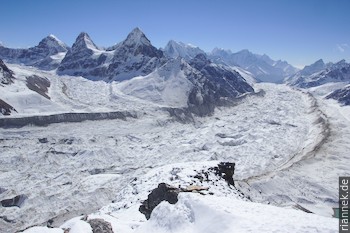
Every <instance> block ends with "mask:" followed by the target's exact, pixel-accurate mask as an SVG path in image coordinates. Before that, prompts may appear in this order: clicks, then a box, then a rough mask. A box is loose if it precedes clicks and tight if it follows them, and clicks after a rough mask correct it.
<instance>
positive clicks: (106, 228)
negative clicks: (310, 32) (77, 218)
mask: <svg viewBox="0 0 350 233" xmlns="http://www.w3.org/2000/svg"><path fill="white" fill-rule="evenodd" d="M87 222H88V223H89V224H90V226H91V228H92V232H93V233H114V232H113V229H112V225H111V223H109V222H107V221H105V220H103V219H100V218H95V219H89V220H88V221H87Z"/></svg>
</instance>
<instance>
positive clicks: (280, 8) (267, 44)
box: [0, 0, 350, 68]
mask: <svg viewBox="0 0 350 233" xmlns="http://www.w3.org/2000/svg"><path fill="white" fill-rule="evenodd" d="M2 8H3V11H2V14H1V15H0V20H1V21H2V22H4V25H3V27H2V30H1V31H0V41H1V43H3V44H4V46H7V47H11V48H26V47H31V46H35V45H37V44H38V43H39V41H40V40H41V39H43V38H44V37H46V36H48V35H49V34H53V35H55V36H56V37H57V38H59V39H60V40H62V41H63V42H64V43H66V44H67V45H69V46H71V45H72V44H73V43H74V41H75V39H76V37H77V36H78V34H79V33H80V32H82V31H84V32H87V33H88V34H89V35H90V36H91V38H92V40H93V41H94V42H95V43H96V44H97V45H98V46H101V47H107V46H111V45H114V44H116V43H118V42H120V41H122V40H124V39H125V38H126V36H127V34H128V33H129V32H130V31H131V30H132V29H133V28H135V27H139V28H141V30H142V31H143V32H144V33H145V34H146V36H147V37H148V38H149V39H150V41H151V43H152V44H153V45H154V46H155V47H157V48H160V47H163V48H164V46H165V45H166V44H167V42H168V41H169V40H175V41H181V42H184V43H189V44H192V45H195V46H198V47H199V48H201V49H203V50H204V51H206V52H210V51H211V50H212V49H214V48H215V47H218V48H224V49H230V50H231V51H232V52H238V51H240V50H242V49H248V50H250V51H251V52H253V53H257V54H266V55H268V56H270V57H271V58H272V59H274V60H279V59H281V60H285V61H287V62H289V63H290V64H292V65H294V66H296V67H298V68H302V67H303V66H305V65H309V64H312V63H314V62H315V61H316V60H318V59H323V60H324V61H325V62H337V61H339V60H342V59H345V60H347V61H349V60H350V47H349V45H350V31H349V30H347V29H348V27H347V23H348V22H350V15H349V14H348V12H347V11H348V9H350V1H346V0H336V1H328V0H323V1H316V0H310V1H305V2H295V1H294V2H291V1H284V0H282V1H274V0H266V1H253V0H248V1H220V2H211V1H202V2H200V3H198V2H196V1H191V0H190V1H186V2H185V1H178V2H176V3H165V2H164V1H159V0H155V1H152V2H143V1H132V2H127V1H118V2H117V1H111V0H105V1H103V2H100V3H96V2H93V1H74V2H69V1H67V0H63V1H52V2H49V3H48V2H45V1H41V0H38V1H35V2H33V1H26V2H25V1H19V0H14V1H11V2H7V3H6V4H3V5H2Z"/></svg>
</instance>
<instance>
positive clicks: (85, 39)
mask: <svg viewBox="0 0 350 233" xmlns="http://www.w3.org/2000/svg"><path fill="white" fill-rule="evenodd" d="M81 49H90V50H99V49H98V47H97V46H96V45H95V43H94V42H93V41H92V39H91V38H90V36H89V35H88V34H87V33H86V32H81V33H80V34H79V36H78V37H77V39H76V40H75V42H74V44H73V46H72V50H73V51H75V50H81Z"/></svg>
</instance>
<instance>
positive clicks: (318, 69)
mask: <svg viewBox="0 0 350 233" xmlns="http://www.w3.org/2000/svg"><path fill="white" fill-rule="evenodd" d="M329 82H348V83H349V82H350V63H346V62H345V60H342V61H339V62H337V63H335V64H333V63H328V64H324V63H323V61H322V60H319V61H317V62H315V63H314V64H312V65H310V66H306V67H305V68H304V69H303V70H301V71H300V72H298V73H296V74H295V75H293V76H291V77H289V78H288V79H286V83H287V84H289V85H292V86H297V87H300V88H310V87H316V86H320V85H323V84H325V83H329Z"/></svg>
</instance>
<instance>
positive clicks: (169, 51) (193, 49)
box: [164, 40, 205, 61]
mask: <svg viewBox="0 0 350 233" xmlns="http://www.w3.org/2000/svg"><path fill="white" fill-rule="evenodd" d="M164 53H165V55H166V56H167V57H169V58H177V57H182V58H184V59H185V60H187V61H189V60H191V59H192V58H194V57H195V56H196V55H198V54H201V53H205V52H204V51H203V50H201V49H200V48H199V47H197V46H194V45H191V44H186V43H183V42H176V41H174V40H170V41H169V42H168V44H167V45H166V46H165V48H164Z"/></svg>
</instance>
